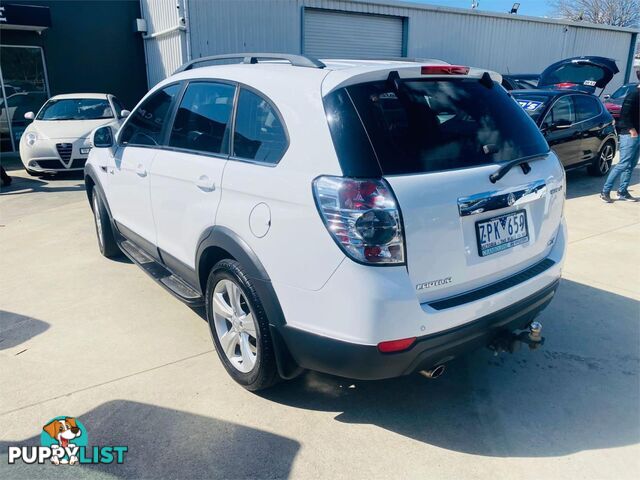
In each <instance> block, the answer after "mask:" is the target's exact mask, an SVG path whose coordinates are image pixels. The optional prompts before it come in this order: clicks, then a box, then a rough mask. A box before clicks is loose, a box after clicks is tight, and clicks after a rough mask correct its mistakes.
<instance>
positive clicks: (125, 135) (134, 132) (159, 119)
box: [120, 84, 180, 146]
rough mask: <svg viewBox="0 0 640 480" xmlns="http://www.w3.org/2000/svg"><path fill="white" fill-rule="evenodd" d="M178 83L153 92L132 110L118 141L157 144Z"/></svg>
mask: <svg viewBox="0 0 640 480" xmlns="http://www.w3.org/2000/svg"><path fill="white" fill-rule="evenodd" d="M179 91H180V85H178V84H176V85H171V86H169V87H167V88H164V89H162V90H160V91H159V92H156V93H154V94H153V95H151V96H150V97H149V98H147V99H146V100H145V101H144V102H143V103H142V105H140V106H139V107H138V108H136V109H135V110H134V112H133V113H132V114H131V115H130V116H129V118H128V120H127V123H126V124H125V126H124V128H123V130H122V135H121V136H120V142H121V143H123V144H132V145H150V146H153V145H159V144H160V143H161V142H162V132H163V127H164V124H165V123H166V121H167V117H168V116H169V113H170V111H171V104H172V102H173V99H174V98H175V96H176V95H177V94H178V92H179Z"/></svg>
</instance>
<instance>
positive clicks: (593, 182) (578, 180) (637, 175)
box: [567, 168, 640, 199]
mask: <svg viewBox="0 0 640 480" xmlns="http://www.w3.org/2000/svg"><path fill="white" fill-rule="evenodd" d="M619 178H620V177H618V180H616V183H615V185H614V188H618V181H619ZM606 179H607V176H606V175H605V176H604V177H592V176H591V175H589V174H588V173H587V170H586V169H585V168H578V169H576V170H570V171H568V172H567V198H568V199H570V198H578V197H588V196H590V195H594V194H598V193H600V192H601V191H602V187H603V186H604V182H605V181H606ZM638 183H640V168H635V169H634V171H633V174H632V176H631V183H630V185H629V191H630V192H631V193H633V187H634V186H635V185H637V184H638ZM636 190H637V191H636V194H635V195H636V196H640V190H638V189H637V188H636ZM612 196H613V198H614V199H615V194H614V195H612Z"/></svg>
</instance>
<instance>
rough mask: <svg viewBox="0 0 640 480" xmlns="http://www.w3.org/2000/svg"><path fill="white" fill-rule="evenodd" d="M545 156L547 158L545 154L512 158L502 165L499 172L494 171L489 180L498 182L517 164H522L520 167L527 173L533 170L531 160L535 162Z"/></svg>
mask: <svg viewBox="0 0 640 480" xmlns="http://www.w3.org/2000/svg"><path fill="white" fill-rule="evenodd" d="M543 158H545V156H544V155H535V156H533V157H524V158H517V159H515V160H511V161H509V162H507V163H505V164H504V165H502V166H501V167H500V168H499V169H498V171H497V172H494V173H492V174H491V175H489V180H490V181H491V183H496V182H497V181H498V180H500V179H501V178H502V177H504V176H505V175H506V174H507V173H509V170H511V169H512V168H513V167H515V166H517V165H520V167H522V171H523V172H524V174H525V175H526V174H527V173H529V172H530V171H531V167H530V166H529V162H533V161H536V160H540V159H543Z"/></svg>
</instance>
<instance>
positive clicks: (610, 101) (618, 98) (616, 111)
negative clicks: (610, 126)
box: [602, 82, 638, 119]
mask: <svg viewBox="0 0 640 480" xmlns="http://www.w3.org/2000/svg"><path fill="white" fill-rule="evenodd" d="M637 86H638V82H635V83H625V84H624V85H622V86H621V87H620V88H618V89H617V90H616V91H615V92H613V93H612V94H611V95H605V96H604V97H602V100H603V102H604V107H605V108H606V109H607V110H608V111H609V113H610V114H611V115H612V116H613V118H616V119H617V118H619V117H620V110H622V103H623V102H624V98H625V97H626V96H627V94H628V93H629V92H630V91H631V90H632V89H634V88H636V87H637Z"/></svg>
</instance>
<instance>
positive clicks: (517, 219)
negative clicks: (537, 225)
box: [476, 210, 529, 257]
mask: <svg viewBox="0 0 640 480" xmlns="http://www.w3.org/2000/svg"><path fill="white" fill-rule="evenodd" d="M476 236H477V238H478V254H480V256H481V257H486V256H487V255H492V254H494V253H498V252H502V251H503V250H507V249H509V248H512V247H515V246H516V245H521V244H523V243H527V242H528V241H529V228H528V225H527V212H526V211H525V210H520V211H517V212H512V213H506V214H504V215H500V216H499V217H493V218H489V219H487V220H481V221H479V222H476Z"/></svg>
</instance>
